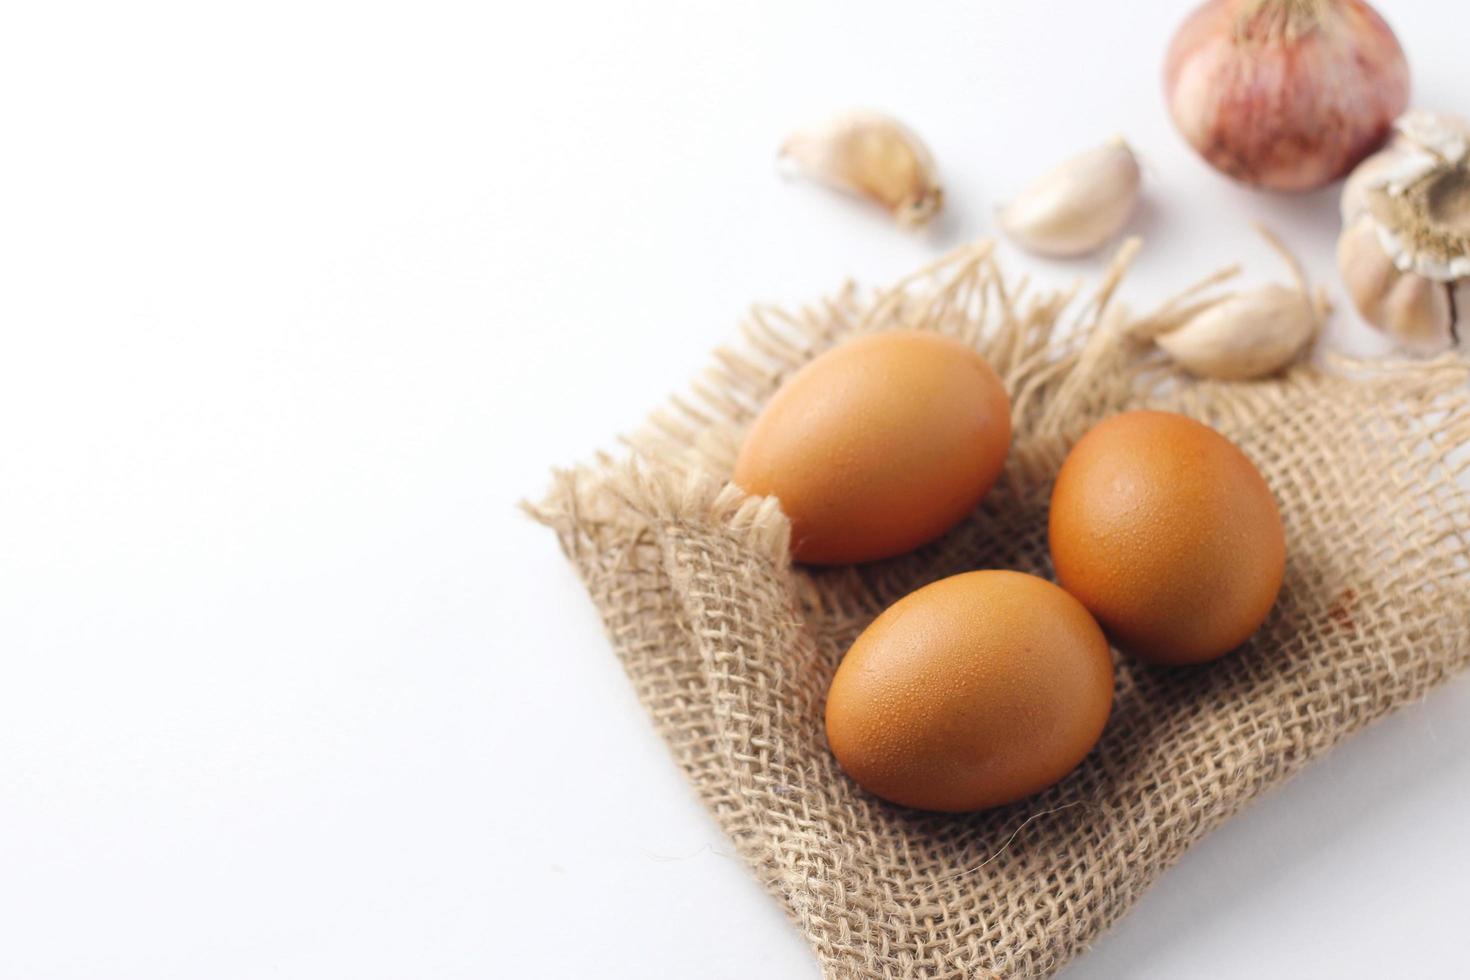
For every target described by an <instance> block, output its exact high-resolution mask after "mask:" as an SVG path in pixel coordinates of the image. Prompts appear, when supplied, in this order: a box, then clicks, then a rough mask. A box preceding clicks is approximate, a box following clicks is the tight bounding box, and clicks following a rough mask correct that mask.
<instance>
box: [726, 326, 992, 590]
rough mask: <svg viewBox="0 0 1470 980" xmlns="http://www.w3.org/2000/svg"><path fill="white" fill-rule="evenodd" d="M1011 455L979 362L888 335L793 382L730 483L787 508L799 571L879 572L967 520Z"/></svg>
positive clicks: (914, 334)
mask: <svg viewBox="0 0 1470 980" xmlns="http://www.w3.org/2000/svg"><path fill="white" fill-rule="evenodd" d="M1010 443H1011V417H1010V401H1009V400H1008V399H1007V398H1006V394H1005V389H1004V388H1003V387H1002V386H1001V382H1000V378H998V377H997V376H996V374H995V372H994V371H993V370H991V368H990V365H989V364H986V363H985V359H984V358H982V357H981V356H980V355H979V354H977V353H975V351H973V350H971V349H970V348H969V347H968V346H966V345H965V344H962V343H960V342H959V341H957V340H953V339H950V338H948V337H943V336H940V335H939V334H935V333H929V332H923V331H914V330H895V331H887V332H883V333H876V334H871V335H869V336H866V337H862V338H860V339H858V340H853V341H849V342H848V343H845V344H843V345H841V346H840V347H836V348H833V349H832V350H830V351H827V352H826V353H825V354H823V355H821V356H820V357H818V358H816V359H815V360H814V361H812V362H811V363H810V364H808V365H806V366H805V367H803V368H802V369H801V370H800V371H798V372H796V374H794V375H792V376H791V378H790V379H789V380H788V381H787V382H786V383H785V384H784V385H782V386H781V389H780V390H779V391H777V392H776V394H775V396H774V397H773V398H772V399H771V401H770V403H769V404H768V405H767V406H766V408H765V410H764V411H763V412H762V413H761V415H760V417H759V418H758V419H756V421H755V425H754V426H753V427H752V428H751V430H750V434H749V435H747V436H746V438H745V444H744V445H743V446H742V447H741V449H740V457H739V459H738V460H737V461H736V464H735V482H736V483H737V484H739V485H740V486H741V487H743V488H744V489H745V490H746V491H747V492H748V493H752V494H760V495H763V496H764V495H773V496H775V497H776V498H777V499H779V500H780V502H781V510H782V511H784V512H785V514H786V516H787V517H789V518H790V519H791V548H792V555H793V557H795V558H796V560H797V561H803V562H811V563H814V564H818V565H835V564H842V563H845V562H859V561H872V560H874V559H877V558H887V557H889V556H892V555H897V554H901V553H903V552H905V551H910V550H912V549H914V548H916V547H918V546H919V545H921V544H924V543H925V542H927V541H932V540H933V539H934V538H937V537H939V535H941V534H943V533H944V532H945V531H947V530H949V529H950V528H951V527H953V526H954V525H955V524H957V523H959V522H960V521H961V520H962V519H964V517H965V515H966V514H969V513H970V512H971V511H972V510H974V509H975V506H976V505H977V504H979V503H980V498H981V497H983V496H985V492H986V491H987V490H989V489H990V486H991V484H993V483H994V482H995V479H996V477H997V476H999V475H1000V471H1001V468H1002V467H1003V466H1004V465H1005V458H1006V452H1007V450H1008V449H1009V448H1010Z"/></svg>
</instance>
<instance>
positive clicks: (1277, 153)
mask: <svg viewBox="0 0 1470 980" xmlns="http://www.w3.org/2000/svg"><path fill="white" fill-rule="evenodd" d="M1164 88H1165V96H1166V98H1167V100H1168V104H1169V112H1170V114H1171V115H1172V116H1173V118H1174V123H1175V125H1176V126H1177V127H1178V129H1179V132H1180V133H1181V134H1182V135H1183V136H1184V138H1185V139H1186V140H1188V141H1189V143H1190V144H1191V145H1192V146H1193V147H1194V148H1195V150H1196V151H1197V152H1198V153H1199V154H1200V155H1201V156H1203V157H1204V158H1205V160H1206V161H1208V162H1209V163H1210V164H1211V165H1212V166H1213V167H1215V168H1216V169H1217V170H1220V171H1222V172H1224V173H1225V174H1228V175H1229V176H1231V177H1234V178H1235V179H1236V180H1239V181H1242V182H1244V183H1247V184H1252V185H1255V186H1257V187H1264V188H1268V189H1270V190H1279V191H1307V190H1312V189H1315V188H1318V187H1323V186H1325V185H1327V184H1329V183H1331V182H1332V181H1333V180H1335V179H1337V178H1338V177H1340V176H1342V175H1343V174H1345V173H1347V172H1348V171H1349V170H1350V169H1352V167H1353V166H1354V165H1355V164H1356V163H1358V161H1360V160H1362V159H1363V158H1364V157H1365V156H1367V155H1368V154H1369V153H1371V152H1373V150H1375V149H1376V148H1377V147H1378V146H1379V145H1381V144H1382V142H1383V140H1384V138H1385V137H1387V135H1388V132H1389V125H1390V123H1391V122H1392V120H1393V118H1394V117H1395V116H1397V115H1398V114H1399V113H1401V112H1403V111H1404V108H1405V107H1406V106H1407V105H1408V100H1409V68H1408V62H1407V60H1406V59H1405V58H1404V52H1403V48H1402V47H1400V46H1399V42H1398V39H1397V38H1396V37H1394V33H1393V31H1392V29H1391V28H1389V26H1388V24H1386V23H1385V22H1384V20H1383V18H1382V17H1380V16H1379V15H1378V14H1377V12H1376V11H1374V9H1373V8H1372V7H1370V6H1369V5H1368V4H1367V3H1365V2H1363V0H1208V2H1206V3H1205V4H1204V5H1203V6H1201V7H1199V8H1198V9H1197V10H1195V12H1194V13H1193V14H1191V15H1190V16H1189V18H1188V19H1186V20H1185V22H1184V23H1183V24H1182V25H1181V26H1180V28H1179V30H1178V32H1177V33H1176V34H1175V36H1174V40H1173V43H1172V44H1171V45H1170V48H1169V53H1168V57H1167V60H1166V63H1165V68H1164Z"/></svg>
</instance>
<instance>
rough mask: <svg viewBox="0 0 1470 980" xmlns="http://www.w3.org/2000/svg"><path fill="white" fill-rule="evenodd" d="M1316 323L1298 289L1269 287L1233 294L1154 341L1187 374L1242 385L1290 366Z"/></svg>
mask: <svg viewBox="0 0 1470 980" xmlns="http://www.w3.org/2000/svg"><path fill="white" fill-rule="evenodd" d="M1317 322H1318V318H1317V311H1316V310H1315V309H1314V308H1313V306H1312V304H1311V302H1310V301H1309V300H1308V298H1307V297H1306V296H1304V295H1303V294H1302V293H1301V292H1300V291H1299V290H1296V289H1291V288H1288V287H1286V286H1281V285H1277V284H1272V285H1269V286H1262V287H1260V288H1258V289H1252V290H1247V291H1246V292H1242V293H1236V294H1235V295H1233V296H1230V297H1228V298H1226V299H1225V300H1223V301H1221V302H1220V303H1218V304H1216V305H1214V306H1212V307H1210V308H1209V309H1206V310H1205V311H1203V312H1202V313H1200V314H1198V315H1197V316H1195V317H1193V318H1192V319H1190V320H1189V321H1188V322H1187V323H1185V324H1184V325H1183V326H1180V327H1179V328H1177V329H1175V330H1172V331H1170V332H1168V333H1166V334H1163V335H1161V336H1159V337H1157V338H1155V340H1154V342H1155V343H1156V344H1158V345H1159V347H1160V348H1162V349H1163V350H1164V352H1165V353H1167V354H1168V355H1169V356H1170V357H1171V358H1173V359H1174V360H1175V361H1176V362H1177V363H1179V364H1180V365H1181V366H1182V367H1184V368H1185V370H1187V371H1189V372H1190V373H1192V374H1197V375H1200V376H1202V377H1206V378H1218V379H1221V380H1224V381H1245V380H1249V379H1251V378H1261V377H1265V376H1266V375H1269V374H1274V373H1275V372H1277V371H1279V370H1281V369H1282V368H1284V367H1285V366H1286V365H1288V364H1290V363H1291V362H1292V361H1293V360H1294V359H1295V358H1296V356H1297V354H1298V353H1299V352H1300V351H1301V350H1302V348H1303V347H1305V346H1306V345H1307V343H1308V342H1309V341H1310V340H1311V339H1312V337H1313V336H1314V335H1315V334H1316V332H1317Z"/></svg>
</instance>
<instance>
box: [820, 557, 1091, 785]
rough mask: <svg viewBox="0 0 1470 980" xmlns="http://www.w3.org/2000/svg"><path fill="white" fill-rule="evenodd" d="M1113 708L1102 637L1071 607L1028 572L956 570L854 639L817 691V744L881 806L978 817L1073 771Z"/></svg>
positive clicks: (1074, 602) (1088, 618) (1070, 602)
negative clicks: (822, 722) (823, 706)
mask: <svg viewBox="0 0 1470 980" xmlns="http://www.w3.org/2000/svg"><path fill="white" fill-rule="evenodd" d="M1112 704H1113V663H1112V660H1111V658H1110V657H1109V655H1108V642H1107V640H1106V639H1105V638H1104V637H1103V632H1102V630H1101V629H1099V628H1098V625H1097V623H1096V622H1094V621H1093V619H1092V617H1091V616H1089V615H1088V613H1087V610H1086V609H1083V608H1082V605H1081V603H1079V602H1078V601H1077V600H1076V599H1073V598H1072V597H1071V596H1069V595H1067V593H1066V592H1063V591H1062V590H1061V589H1060V588H1058V587H1057V586H1055V585H1053V584H1052V583H1050V582H1048V581H1046V580H1045V579H1040V578H1037V577H1036V576H1034V575H1023V574H1022V573H1020V572H1003V571H984V572H966V573H965V574H963V575H955V576H952V577H950V578H947V579H942V580H940V581H938V582H935V583H933V584H932V585H927V586H925V587H924V588H922V589H919V590H918V591H917V592H913V593H910V594H909V595H907V596H905V597H904V598H902V599H900V600H899V601H898V602H895V603H894V604H893V605H892V606H890V607H889V608H888V609H886V610H885V611H884V612H883V614H882V615H880V616H879V617H878V618H877V619H875V620H873V622H872V624H871V625H870V626H869V627H868V628H867V629H866V630H864V631H863V633H862V635H861V636H859V637H858V638H857V642H855V643H853V645H852V649H850V650H848V651H847V656H846V657H844V658H843V660H842V664H841V666H839V667H838V668H837V674H836V676H834V677H833V678H832V687H831V690H829V691H828V693H827V741H828V743H829V744H830V745H831V746H832V752H833V753H834V754H835V755H836V756H837V761H838V762H839V763H840V764H841V765H842V768H843V769H844V770H846V772H847V774H848V775H850V776H851V777H852V778H853V779H854V780H856V781H857V782H858V784H859V785H861V786H862V787H863V788H864V789H866V790H868V791H869V792H870V793H873V794H875V795H877V796H881V797H882V798H883V799H885V800H889V801H891V802H893V803H901V804H903V805H905V806H912V807H919V808H920V809H924V810H946V811H951V812H958V811H963V810H979V809H983V808H985V807H992V806H1000V805H1001V804H1003V803H1011V802H1014V801H1016V800H1019V799H1022V798H1023V797H1026V796H1030V795H1031V794H1032V793H1036V792H1038V791H1040V790H1043V789H1045V788H1046V787H1048V786H1050V785H1051V784H1052V783H1055V782H1056V781H1057V780H1059V779H1061V778H1062V777H1063V776H1065V775H1066V774H1067V773H1069V772H1071V771H1072V769H1073V768H1075V767H1076V765H1077V763H1079V762H1081V761H1082V758H1083V757H1084V756H1085V755H1087V753H1088V752H1089V751H1091V749H1092V747H1093V745H1094V744H1096V742H1097V739H1098V736H1099V735H1101V734H1102V730H1103V725H1104V724H1105V723H1106V722H1107V720H1108V713H1109V711H1111V710H1112Z"/></svg>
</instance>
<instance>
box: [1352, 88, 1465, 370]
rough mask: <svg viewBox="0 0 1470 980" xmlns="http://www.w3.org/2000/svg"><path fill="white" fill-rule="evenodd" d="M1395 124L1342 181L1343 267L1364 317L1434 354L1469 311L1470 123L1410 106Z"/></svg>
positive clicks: (1450, 342)
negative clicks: (1390, 135) (1388, 139)
mask: <svg viewBox="0 0 1470 980" xmlns="http://www.w3.org/2000/svg"><path fill="white" fill-rule="evenodd" d="M1395 129H1396V130H1397V134H1396V136H1395V137H1394V139H1393V141H1392V143H1390V144H1389V146H1388V147H1387V148H1385V149H1384V150H1383V151H1382V152H1380V153H1377V154H1375V155H1374V156H1372V157H1369V158H1368V159H1367V160H1365V161H1364V162H1363V163H1362V165H1361V166H1359V167H1358V169H1357V170H1355V171H1354V172H1353V175H1352V176H1351V177H1350V178H1349V179H1348V181H1347V184H1346V185H1345V186H1344V187H1343V193H1342V217H1343V229H1342V234H1341V235H1340V236H1339V237H1338V241H1337V266H1338V272H1339V273H1340V274H1341V275H1342V279H1343V284H1344V286H1346V288H1347V293H1348V295H1349V296H1350V297H1352V300H1353V305H1354V306H1356V307H1357V309H1358V312H1359V313H1360V314H1361V315H1362V317H1363V319H1364V320H1366V321H1368V323H1370V324H1372V325H1373V326H1375V327H1377V328H1378V329H1380V330H1382V331H1383V332H1384V333H1386V334H1388V336H1390V337H1391V338H1393V339H1394V340H1395V341H1396V342H1397V343H1398V344H1399V345H1400V346H1402V347H1404V348H1405V349H1407V350H1410V351H1413V352H1416V353H1421V354H1433V353H1437V352H1440V351H1443V350H1446V349H1448V348H1450V347H1452V346H1454V345H1455V344H1457V343H1458V342H1460V340H1461V339H1462V338H1461V337H1460V327H1461V324H1462V323H1463V321H1464V320H1465V318H1466V317H1467V316H1470V305H1467V303H1466V301H1467V300H1470V123H1466V122H1465V121H1464V120H1461V119H1458V118H1456V117H1454V116H1447V115H1436V114H1433V113H1427V112H1411V113H1409V114H1407V115H1405V116H1404V117H1402V118H1401V119H1400V120H1399V121H1398V122H1397V123H1396V124H1395Z"/></svg>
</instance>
